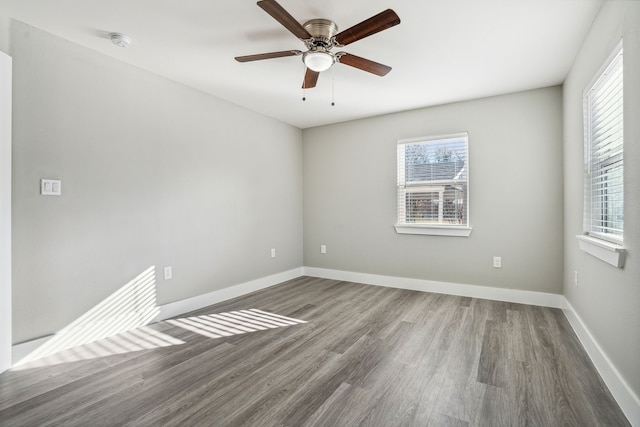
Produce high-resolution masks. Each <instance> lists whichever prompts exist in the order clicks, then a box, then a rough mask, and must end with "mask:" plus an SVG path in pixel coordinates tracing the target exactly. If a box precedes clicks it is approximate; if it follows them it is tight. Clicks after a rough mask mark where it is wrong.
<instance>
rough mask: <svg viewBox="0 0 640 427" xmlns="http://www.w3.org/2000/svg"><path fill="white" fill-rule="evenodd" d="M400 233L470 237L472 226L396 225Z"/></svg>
mask: <svg viewBox="0 0 640 427" xmlns="http://www.w3.org/2000/svg"><path fill="white" fill-rule="evenodd" d="M394 227H395V229H396V233H398V234H423V235H427V236H453V237H469V235H470V234H471V230H472V228H471V227H467V226H457V227H456V226H446V225H440V226H439V225H406V224H403V225H399V224H396V225H394Z"/></svg>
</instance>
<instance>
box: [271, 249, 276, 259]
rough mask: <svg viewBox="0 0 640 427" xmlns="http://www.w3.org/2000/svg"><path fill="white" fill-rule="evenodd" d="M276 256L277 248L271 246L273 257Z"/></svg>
mask: <svg viewBox="0 0 640 427" xmlns="http://www.w3.org/2000/svg"><path fill="white" fill-rule="evenodd" d="M275 257H276V248H271V258H275Z"/></svg>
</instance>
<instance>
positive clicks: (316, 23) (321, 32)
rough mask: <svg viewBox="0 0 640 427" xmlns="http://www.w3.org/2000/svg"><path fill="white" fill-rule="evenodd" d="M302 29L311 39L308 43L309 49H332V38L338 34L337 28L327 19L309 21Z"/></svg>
mask: <svg viewBox="0 0 640 427" xmlns="http://www.w3.org/2000/svg"><path fill="white" fill-rule="evenodd" d="M303 27H304V29H305V30H307V31H308V32H309V34H311V36H312V37H313V38H312V39H311V40H310V41H309V44H310V45H311V46H309V48H311V47H324V48H328V49H330V48H331V47H333V40H332V38H333V36H335V35H336V34H337V33H338V26H337V25H336V23H335V22H333V21H330V20H328V19H311V20H309V21H307V22H305V23H304V25H303Z"/></svg>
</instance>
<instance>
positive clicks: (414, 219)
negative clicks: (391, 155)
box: [396, 133, 471, 236]
mask: <svg viewBox="0 0 640 427" xmlns="http://www.w3.org/2000/svg"><path fill="white" fill-rule="evenodd" d="M397 161H398V164H397V165H398V223H397V224H396V231H397V232H398V233H409V234H432V235H450V236H468V235H469V234H470V233H471V228H470V227H469V191H468V189H469V185H468V170H469V167H468V136H467V134H466V133H460V134H454V135H445V136H438V137H427V138H419V139H411V140H402V141H399V142H398V160H397Z"/></svg>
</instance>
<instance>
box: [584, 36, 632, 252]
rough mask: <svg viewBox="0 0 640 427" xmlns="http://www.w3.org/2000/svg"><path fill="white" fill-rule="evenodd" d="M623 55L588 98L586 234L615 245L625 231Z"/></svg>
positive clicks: (598, 79)
mask: <svg viewBox="0 0 640 427" xmlns="http://www.w3.org/2000/svg"><path fill="white" fill-rule="evenodd" d="M622 53H623V51H622V48H621V47H619V48H618V49H616V53H615V54H614V55H613V57H612V58H610V60H609V61H608V63H607V64H606V66H605V67H604V69H603V71H602V72H601V73H600V74H599V75H598V76H597V77H596V79H595V81H594V83H593V85H591V86H590V87H589V88H588V89H587V90H586V91H585V94H584V122H585V197H584V232H585V234H588V235H590V236H593V237H596V238H601V239H604V240H609V241H612V242H615V243H621V242H622V235H623V229H624V174H623V165H624V162H623V160H624V159H623V157H624V156H623V154H624V149H623V148H624V147H623V144H624V123H623V54H622Z"/></svg>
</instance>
